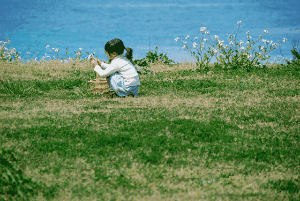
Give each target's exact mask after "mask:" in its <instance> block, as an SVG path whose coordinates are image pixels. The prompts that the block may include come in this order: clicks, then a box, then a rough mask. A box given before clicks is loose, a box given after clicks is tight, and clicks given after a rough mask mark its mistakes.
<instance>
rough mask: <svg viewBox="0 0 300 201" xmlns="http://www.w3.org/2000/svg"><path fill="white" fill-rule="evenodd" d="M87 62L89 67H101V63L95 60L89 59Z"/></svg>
mask: <svg viewBox="0 0 300 201" xmlns="http://www.w3.org/2000/svg"><path fill="white" fill-rule="evenodd" d="M89 61H90V63H91V65H92V67H95V66H97V65H99V66H100V65H101V61H100V60H97V59H95V58H90V59H89Z"/></svg>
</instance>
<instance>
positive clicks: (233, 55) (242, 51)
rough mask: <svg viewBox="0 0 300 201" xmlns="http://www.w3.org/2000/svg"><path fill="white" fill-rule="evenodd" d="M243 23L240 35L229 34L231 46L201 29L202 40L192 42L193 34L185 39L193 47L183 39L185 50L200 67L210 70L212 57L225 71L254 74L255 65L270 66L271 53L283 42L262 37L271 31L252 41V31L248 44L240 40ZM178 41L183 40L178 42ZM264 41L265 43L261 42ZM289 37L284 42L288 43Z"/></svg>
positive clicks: (204, 28)
mask: <svg viewBox="0 0 300 201" xmlns="http://www.w3.org/2000/svg"><path fill="white" fill-rule="evenodd" d="M241 24H242V21H238V22H237V25H238V28H237V32H236V34H235V35H232V34H229V35H228V41H229V42H228V44H225V41H224V40H220V39H219V37H218V36H217V35H214V37H213V38H212V37H211V36H210V34H209V33H210V32H209V31H206V29H207V28H206V27H201V28H200V34H201V37H200V38H198V37H195V38H194V39H192V38H191V37H190V36H189V35H188V36H187V37H186V38H185V39H186V40H189V42H190V43H191V44H192V45H191V46H190V45H188V42H187V41H183V40H181V42H182V43H183V47H182V48H183V49H186V50H188V51H189V53H190V54H191V55H192V56H193V57H194V58H195V59H196V63H197V65H198V66H199V67H200V68H203V67H207V66H208V64H209V63H210V61H211V60H212V58H215V59H216V62H215V66H216V67H221V68H222V69H244V70H247V71H250V70H251V69H252V68H253V67H254V66H260V67H261V66H262V65H265V64H268V60H269V58H270V56H268V53H270V52H271V51H272V50H274V49H275V48H276V47H278V46H279V43H274V42H273V41H268V40H265V39H263V38H262V37H263V36H265V35H266V34H268V31H267V30H264V35H260V36H259V38H258V39H256V40H252V37H251V36H250V32H249V31H248V32H246V34H247V41H246V42H244V41H243V40H240V41H237V37H236V36H237V34H238V32H239V29H240V25H241ZM174 40H175V41H176V42H177V41H178V40H180V38H178V37H177V38H175V39H174ZM260 40H261V41H260ZM286 41H287V39H286V38H284V39H283V42H284V43H285V42H286Z"/></svg>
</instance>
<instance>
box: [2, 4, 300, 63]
mask: <svg viewBox="0 0 300 201" xmlns="http://www.w3.org/2000/svg"><path fill="white" fill-rule="evenodd" d="M0 2H1V4H0V5H1V7H0V40H2V41H6V38H9V39H10V40H11V44H10V46H9V47H14V48H16V50H17V51H19V52H21V57H22V58H23V59H28V58H35V57H37V58H38V59H40V58H42V57H43V56H45V54H47V55H50V56H53V54H54V51H52V54H51V53H50V50H49V49H46V46H47V45H49V46H50V49H52V48H58V49H59V54H58V56H60V57H62V56H65V55H66V49H67V48H68V50H69V52H70V54H71V56H73V57H74V51H78V50H79V48H82V49H83V50H82V53H83V57H86V56H87V54H86V53H85V52H88V53H89V54H91V53H93V52H95V53H96V56H98V57H99V58H100V59H107V58H106V56H105V54H104V53H103V52H104V45H105V43H106V42H107V41H108V40H110V39H113V38H120V39H121V40H123V42H124V44H125V46H127V47H132V48H133V50H134V58H136V59H139V58H143V57H145V53H147V52H148V51H149V50H154V49H155V47H156V46H157V47H158V48H159V50H158V52H159V53H160V52H163V53H167V55H168V56H169V58H170V59H173V60H175V61H183V60H185V59H187V60H188V61H189V60H191V59H192V57H191V56H190V54H189V53H188V51H186V50H183V49H182V46H183V45H182V43H180V41H178V42H177V43H176V42H175V41H174V39H175V38H176V37H179V38H181V39H185V37H186V36H187V35H189V36H191V37H192V39H193V38H194V37H196V36H197V37H200V28H201V27H207V30H208V31H210V35H211V37H214V35H218V36H219V39H220V40H224V41H225V44H228V36H227V34H235V33H236V31H237V21H242V24H241V27H240V29H239V33H238V35H237V39H238V41H239V40H244V41H246V40H247V37H246V36H247V35H246V32H247V31H250V35H251V37H252V39H257V38H258V37H259V35H263V32H264V30H267V31H268V32H269V33H268V34H267V35H266V37H264V39H267V40H269V41H271V40H273V41H274V42H276V43H278V42H280V43H282V45H281V46H280V47H279V48H277V50H274V51H272V52H271V53H270V54H269V55H270V56H271V58H272V59H271V61H272V60H274V57H277V55H283V56H285V57H287V58H292V54H291V52H290V50H291V49H292V41H293V40H294V41H299V47H300V12H299V7H300V1H295V0H264V1H260V0H252V1H251V0H247V1H246V0H227V1H224V0H209V1H208V0H197V1H196V0H159V1H158V0H130V1H121V0H111V1H108V0H101V1H99V0H89V1H87V2H82V1H81V0H64V1H58V0H48V1H41V0H0ZM283 38H287V39H288V42H286V43H283V42H282V39H283ZM27 52H29V53H30V54H27ZM274 61H275V60H274Z"/></svg>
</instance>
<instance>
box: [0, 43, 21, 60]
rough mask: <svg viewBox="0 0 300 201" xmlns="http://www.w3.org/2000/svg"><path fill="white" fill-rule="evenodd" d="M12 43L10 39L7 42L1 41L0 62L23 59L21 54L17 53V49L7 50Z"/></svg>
mask: <svg viewBox="0 0 300 201" xmlns="http://www.w3.org/2000/svg"><path fill="white" fill-rule="evenodd" d="M10 42H11V41H10V40H9V39H8V38H7V42H4V41H0V60H6V61H12V60H14V59H21V57H20V55H19V54H20V53H21V52H17V51H16V49H15V48H10V49H8V48H7V46H8V45H9V44H10Z"/></svg>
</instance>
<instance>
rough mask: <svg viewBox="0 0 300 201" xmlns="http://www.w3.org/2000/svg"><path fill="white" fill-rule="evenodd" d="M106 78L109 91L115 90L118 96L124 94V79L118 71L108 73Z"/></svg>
mask: <svg viewBox="0 0 300 201" xmlns="http://www.w3.org/2000/svg"><path fill="white" fill-rule="evenodd" d="M106 80H107V83H108V86H109V88H110V90H111V91H114V92H116V94H117V95H118V96H126V89H125V85H124V79H123V77H122V76H121V75H120V74H119V73H114V74H112V75H110V76H109V77H108V78H107V79H106Z"/></svg>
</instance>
